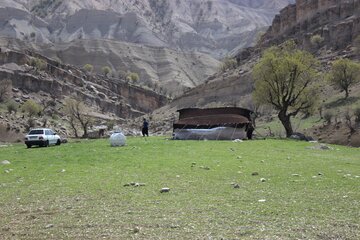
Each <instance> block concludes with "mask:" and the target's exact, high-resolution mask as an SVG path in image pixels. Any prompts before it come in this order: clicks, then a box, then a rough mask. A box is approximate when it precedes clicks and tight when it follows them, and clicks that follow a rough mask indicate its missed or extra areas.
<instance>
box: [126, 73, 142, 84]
mask: <svg viewBox="0 0 360 240" xmlns="http://www.w3.org/2000/svg"><path fill="white" fill-rule="evenodd" d="M127 79H128V80H131V81H133V82H137V81H139V79H140V77H139V74H137V73H134V72H131V73H129V74H128V75H127Z"/></svg>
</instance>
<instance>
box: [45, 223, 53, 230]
mask: <svg viewBox="0 0 360 240" xmlns="http://www.w3.org/2000/svg"><path fill="white" fill-rule="evenodd" d="M53 227H54V224H48V225H46V226H45V228H46V229H48V228H53Z"/></svg>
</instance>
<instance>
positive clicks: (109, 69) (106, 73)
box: [101, 66, 111, 76]
mask: <svg viewBox="0 0 360 240" xmlns="http://www.w3.org/2000/svg"><path fill="white" fill-rule="evenodd" d="M101 70H102V72H103V73H104V75H105V76H108V75H109V74H110V73H111V68H110V67H108V66H105V67H103V68H102V69H101Z"/></svg>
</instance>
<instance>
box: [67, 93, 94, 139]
mask: <svg viewBox="0 0 360 240" xmlns="http://www.w3.org/2000/svg"><path fill="white" fill-rule="evenodd" d="M64 111H65V114H67V115H68V121H69V124H70V126H71V128H72V129H73V130H74V134H75V137H78V131H77V125H78V124H80V126H81V127H82V129H83V138H86V137H87V136H88V127H89V125H90V124H91V122H92V119H91V117H90V116H89V115H87V114H86V108H85V105H84V103H83V102H82V101H78V100H75V99H71V98H69V99H67V100H66V101H65V108H64Z"/></svg>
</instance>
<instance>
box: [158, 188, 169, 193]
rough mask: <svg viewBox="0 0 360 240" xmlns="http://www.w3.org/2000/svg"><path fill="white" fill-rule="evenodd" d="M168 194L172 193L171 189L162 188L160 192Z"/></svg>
mask: <svg viewBox="0 0 360 240" xmlns="http://www.w3.org/2000/svg"><path fill="white" fill-rule="evenodd" d="M166 192H170V188H162V189H161V190H160V193H166Z"/></svg>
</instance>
